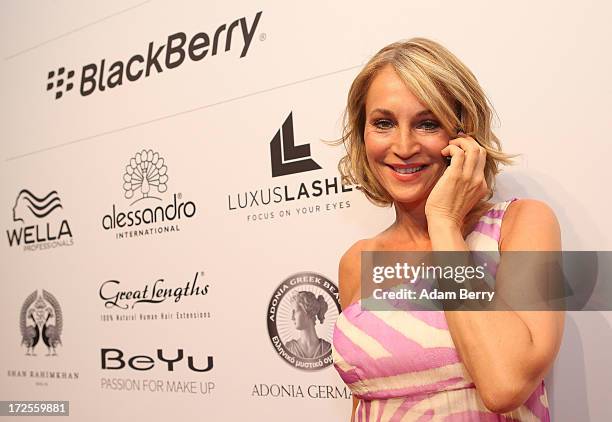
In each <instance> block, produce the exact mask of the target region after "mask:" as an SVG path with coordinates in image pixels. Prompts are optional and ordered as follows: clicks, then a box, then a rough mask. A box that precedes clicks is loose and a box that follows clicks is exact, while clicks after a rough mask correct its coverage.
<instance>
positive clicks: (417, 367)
mask: <svg viewBox="0 0 612 422" xmlns="http://www.w3.org/2000/svg"><path fill="white" fill-rule="evenodd" d="M389 312H400V311H389ZM346 317H347V318H348V319H350V320H351V322H352V323H353V325H354V326H355V327H357V328H359V329H360V330H361V331H363V332H365V333H368V334H369V335H370V336H371V337H372V338H374V339H376V341H378V342H379V343H380V344H382V346H383V347H384V348H385V349H386V350H388V351H389V352H390V353H391V354H392V355H393V358H395V359H397V361H398V363H399V364H396V366H397V367H398V370H399V373H405V372H413V371H422V370H424V369H430V368H439V367H441V366H445V365H449V364H452V363H456V362H459V361H460V359H459V355H458V354H457V350H456V349H455V348H454V347H431V348H425V347H422V346H421V345H419V344H418V343H417V342H415V341H414V340H412V339H409V338H407V337H406V336H405V335H403V334H402V333H400V332H398V331H397V330H395V328H392V327H390V326H389V325H388V324H386V323H385V322H384V321H383V320H381V319H380V318H379V317H377V316H376V315H374V314H372V313H371V312H368V311H364V312H362V313H360V314H358V315H353V312H348V313H347V315H346ZM445 335H448V336H450V334H445ZM451 342H452V341H451Z"/></svg>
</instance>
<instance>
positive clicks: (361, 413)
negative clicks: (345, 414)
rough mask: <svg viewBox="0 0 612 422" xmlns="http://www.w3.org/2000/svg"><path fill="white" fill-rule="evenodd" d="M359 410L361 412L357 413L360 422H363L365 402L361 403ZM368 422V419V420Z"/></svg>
mask: <svg viewBox="0 0 612 422" xmlns="http://www.w3.org/2000/svg"><path fill="white" fill-rule="evenodd" d="M358 410H359V412H357V416H358V420H359V422H363V402H360V403H359V408H358ZM366 422H367V419H366Z"/></svg>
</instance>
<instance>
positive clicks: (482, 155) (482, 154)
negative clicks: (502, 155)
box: [475, 147, 487, 177]
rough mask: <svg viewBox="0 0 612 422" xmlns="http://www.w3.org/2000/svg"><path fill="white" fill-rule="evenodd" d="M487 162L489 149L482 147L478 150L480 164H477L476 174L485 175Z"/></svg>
mask: <svg viewBox="0 0 612 422" xmlns="http://www.w3.org/2000/svg"><path fill="white" fill-rule="evenodd" d="M486 164H487V150H486V149H484V148H483V147H480V150H479V151H478V164H476V169H475V174H482V176H483V177H484V170H485V166H486Z"/></svg>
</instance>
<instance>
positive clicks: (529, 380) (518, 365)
mask: <svg viewBox="0 0 612 422" xmlns="http://www.w3.org/2000/svg"><path fill="white" fill-rule="evenodd" d="M429 223H430V227H429V234H430V239H431V243H432V250H434V251H468V250H469V249H468V246H467V244H466V243H465V240H464V239H463V236H462V234H461V228H460V227H457V225H456V224H455V223H452V222H449V220H437V221H436V220H434V221H429ZM500 245H501V250H502V252H503V251H560V250H561V235H560V230H559V224H558V222H557V219H556V217H555V215H554V213H553V212H552V210H551V209H550V208H549V207H548V206H547V205H545V204H543V203H541V202H538V201H534V200H519V201H515V202H513V203H512V204H511V205H510V206H509V207H508V210H507V212H506V214H505V216H504V219H503V224H502V238H501V244H500ZM511 271H512V268H504V266H503V258H502V261H501V263H500V265H499V268H498V273H497V278H498V279H500V278H503V279H506V280H507V282H510V283H511V282H512V277H505V276H504V274H508V273H510V272H511ZM542 282H545V280H542ZM511 287H512V286H510V288H511ZM445 313H446V319H447V322H448V327H449V330H450V333H451V337H452V339H453V341H454V343H455V347H456V348H457V351H458V352H459V355H460V357H461V360H462V361H463V363H464V365H465V366H466V368H467V370H468V372H469V373H470V375H471V376H472V379H473V381H474V384H475V385H476V388H477V390H478V392H479V394H480V396H481V397H482V399H483V402H484V404H485V405H486V406H487V408H488V409H490V410H491V411H493V412H496V413H504V412H508V411H511V410H513V409H515V408H517V407H519V406H520V405H521V404H523V403H524V402H525V401H526V400H527V398H529V396H530V395H531V394H532V392H533V391H534V390H535V388H536V387H537V385H538V384H539V383H540V382H541V380H542V379H543V378H544V376H545V375H546V373H547V371H548V370H549V369H550V367H551V365H552V363H553V361H554V359H555V356H556V354H557V352H558V351H559V347H560V344H561V338H562V334H563V324H564V313H563V312H553V311H480V312H466V311H464V312H461V311H445Z"/></svg>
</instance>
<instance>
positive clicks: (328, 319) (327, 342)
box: [267, 271, 340, 371]
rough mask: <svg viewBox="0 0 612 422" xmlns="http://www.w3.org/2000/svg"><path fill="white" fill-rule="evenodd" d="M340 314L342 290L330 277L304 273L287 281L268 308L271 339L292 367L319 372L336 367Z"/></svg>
mask: <svg viewBox="0 0 612 422" xmlns="http://www.w3.org/2000/svg"><path fill="white" fill-rule="evenodd" d="M339 314H340V302H339V300H338V287H337V286H336V285H335V284H334V283H332V282H331V281H330V280H329V279H328V278H327V277H325V276H322V275H321V274H317V273H314V272H309V271H305V272H301V273H297V274H293V275H292V276H290V277H288V278H287V279H285V280H284V281H283V282H282V283H281V284H280V285H279V286H278V287H277V289H276V291H275V292H274V294H273V295H272V298H271V299H270V304H269V305H268V315H267V321H268V335H269V336H270V340H271V341H272V345H273V346H274V350H276V353H278V355H279V356H280V357H281V358H282V359H283V360H284V361H285V362H287V363H289V364H290V365H291V366H293V367H295V368H298V369H302V370H305V371H316V370H319V369H323V368H326V367H328V366H329V365H331V364H332V363H333V359H332V356H331V341H332V335H333V330H334V324H335V323H336V318H338V315H339Z"/></svg>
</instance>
